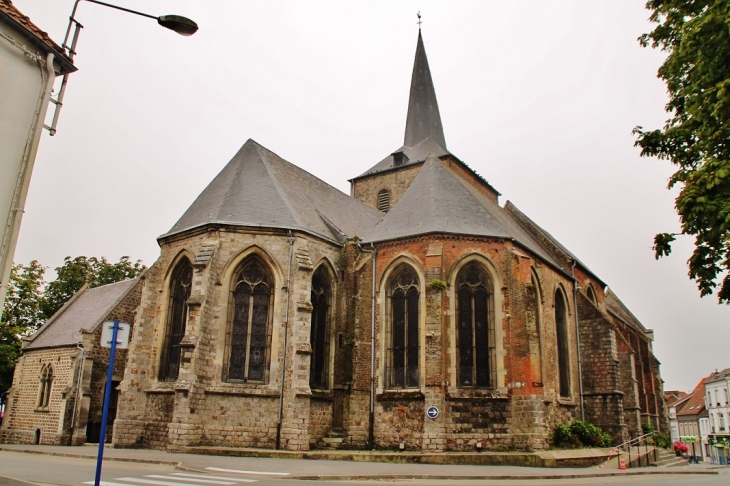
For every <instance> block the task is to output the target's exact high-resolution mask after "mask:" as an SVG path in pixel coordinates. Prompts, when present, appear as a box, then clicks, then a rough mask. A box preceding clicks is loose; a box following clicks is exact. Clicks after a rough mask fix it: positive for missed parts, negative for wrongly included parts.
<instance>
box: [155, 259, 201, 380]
mask: <svg viewBox="0 0 730 486" xmlns="http://www.w3.org/2000/svg"><path fill="white" fill-rule="evenodd" d="M192 283H193V266H192V265H191V264H190V260H188V259H187V258H183V259H182V260H180V262H179V263H178V264H177V266H176V267H175V270H174V271H173V272H172V278H171V279H170V297H169V301H168V304H167V327H166V331H165V342H164V344H163V346H162V356H161V359H160V374H159V377H160V380H161V381H175V380H177V376H178V373H179V371H180V342H181V341H182V338H183V336H184V335H185V323H186V322H187V318H188V299H189V298H190V290H191V287H192Z"/></svg>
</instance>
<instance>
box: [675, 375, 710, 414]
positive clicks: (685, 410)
mask: <svg viewBox="0 0 730 486" xmlns="http://www.w3.org/2000/svg"><path fill="white" fill-rule="evenodd" d="M710 376H712V375H710ZM708 378H710V377H709V376H708V377H706V378H702V379H701V380H700V382H699V383H698V384H697V386H696V387H695V389H694V390H692V391H691V392H690V393H689V394H688V395H687V396H686V397H684V398H683V399H682V400H680V401H678V402H676V403H675V410H676V411H677V416H678V417H679V416H691V415H699V414H700V413H702V411H703V410H704V409H705V382H706V381H707V380H708Z"/></svg>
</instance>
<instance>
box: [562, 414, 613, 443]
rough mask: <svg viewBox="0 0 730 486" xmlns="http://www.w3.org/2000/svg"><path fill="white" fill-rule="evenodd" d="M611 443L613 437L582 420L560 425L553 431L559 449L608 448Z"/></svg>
mask: <svg viewBox="0 0 730 486" xmlns="http://www.w3.org/2000/svg"><path fill="white" fill-rule="evenodd" d="M611 441H612V439H611V436H610V435H609V434H607V433H605V432H604V431H603V430H601V428H600V427H596V426H595V425H593V424H592V423H590V422H584V421H582V420H574V421H573V422H571V423H570V424H558V425H557V426H555V429H554V430H553V442H554V443H555V445H556V446H558V447H564V448H578V447H608V446H610V445H611Z"/></svg>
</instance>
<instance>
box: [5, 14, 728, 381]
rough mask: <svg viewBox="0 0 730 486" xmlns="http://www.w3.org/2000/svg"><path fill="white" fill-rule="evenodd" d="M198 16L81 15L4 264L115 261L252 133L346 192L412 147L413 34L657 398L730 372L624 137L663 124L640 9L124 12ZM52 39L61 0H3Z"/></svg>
mask: <svg viewBox="0 0 730 486" xmlns="http://www.w3.org/2000/svg"><path fill="white" fill-rule="evenodd" d="M116 3H117V4H121V5H123V6H125V7H127V8H131V9H136V10H140V11H144V12H145V13H150V14H153V15H166V14H178V15H184V16H186V17H189V18H191V19H193V20H195V21H196V22H197V23H198V25H199V26H200V30H199V31H198V33H196V34H195V35H193V36H191V37H182V36H179V35H177V34H175V33H174V32H172V31H169V30H167V29H164V28H161V27H159V26H158V25H157V24H156V23H155V21H154V20H152V19H147V18H143V17H138V16H134V15H131V14H127V13H124V12H120V11H117V10H113V9H110V8H107V7H103V6H100V5H95V4H91V3H87V2H81V4H80V5H79V7H78V11H77V15H76V18H77V20H78V21H79V22H80V23H81V24H82V25H83V26H84V28H83V30H82V31H81V34H80V37H79V43H78V47H77V52H78V54H77V56H76V59H75V62H76V66H77V67H78V69H79V70H78V71H77V72H76V73H73V74H72V75H71V76H70V78H69V83H68V88H67V91H66V97H65V100H64V106H63V109H62V112H61V114H60V120H59V125H58V133H57V134H56V135H55V136H54V137H51V136H49V135H48V133H47V132H45V133H44V134H43V136H42V138H41V142H40V148H39V152H38V157H37V159H36V166H35V170H34V173H33V178H32V182H31V186H30V191H29V195H28V201H27V204H26V213H25V216H24V219H23V225H22V228H21V232H20V237H19V240H18V248H17V250H16V254H15V261H16V262H18V263H26V264H27V263H28V262H30V261H31V260H34V259H35V260H38V261H40V262H41V263H42V264H43V265H45V266H47V267H48V268H49V270H48V275H47V278H48V279H52V278H54V276H55V274H54V272H53V269H54V268H55V267H57V266H60V265H61V264H62V263H63V258H64V257H66V256H72V257H75V256H78V255H86V256H97V257H100V256H105V257H107V258H108V259H110V260H112V261H117V260H118V259H119V257H121V256H123V255H128V256H129V257H130V258H132V259H133V260H136V259H141V260H142V261H143V262H144V263H145V264H147V265H151V264H152V263H153V262H154V261H155V259H156V258H157V257H158V256H159V246H158V245H157V241H156V238H157V237H158V236H159V235H161V234H163V233H165V232H167V231H168V230H169V229H170V228H171V227H172V226H173V224H174V223H175V222H176V221H177V219H178V218H179V217H180V216H181V215H182V214H183V212H184V211H185V210H186V209H187V207H188V206H189V205H190V204H191V203H192V202H193V200H194V199H195V198H196V197H197V195H198V194H199V193H200V192H201V191H202V190H203V189H204V188H205V186H206V185H207V184H208V183H209V182H210V181H211V180H212V179H213V177H215V175H216V174H217V173H218V172H219V171H220V170H221V169H222V168H223V167H224V166H225V164H226V163H227V162H228V161H229V160H230V159H231V158H232V157H233V155H234V154H235V153H236V152H237V150H238V149H239V148H240V146H241V145H243V144H244V143H245V142H246V140H247V139H249V138H252V139H254V140H256V141H257V142H259V143H260V144H262V145H263V146H265V147H267V148H268V149H270V150H272V151H273V152H275V153H277V154H278V155H280V156H281V157H283V158H285V159H286V160H288V161H290V162H292V163H294V164H296V165H298V166H299V167H302V168H303V169H305V170H307V171H309V172H311V173H313V174H314V175H316V176H318V177H320V178H321V179H323V180H324V181H326V182H327V183H329V184H331V185H333V186H334V187H337V188H338V189H340V190H342V191H343V192H347V193H349V183H348V179H351V178H352V177H355V176H357V175H359V174H361V173H362V172H364V171H365V170H367V169H368V168H370V167H371V166H373V165H374V164H375V163H377V162H378V161H380V160H381V159H382V158H383V157H385V156H387V155H388V154H390V153H391V152H393V151H394V150H396V149H397V148H399V147H400V146H401V145H402V143H403V133H404V128H405V119H406V111H407V106H408V91H409V87H410V76H411V71H412V68H413V56H414V53H415V48H416V40H417V35H418V25H417V24H416V21H417V17H416V13H417V12H419V11H420V12H421V14H422V16H423V24H422V32H423V38H424V43H425V47H426V52H427V55H428V59H429V64H430V67H431V73H432V76H433V80H434V85H435V88H436V94H437V97H438V103H439V108H440V111H441V117H442V121H443V126H444V132H445V136H446V143H447V146H448V149H449V150H450V151H451V152H452V153H453V154H455V155H456V156H457V157H459V158H460V159H461V160H463V161H464V162H466V163H467V164H468V165H469V166H470V167H471V168H473V169H474V170H475V171H477V172H478V173H479V174H481V175H482V176H483V177H484V178H485V179H487V180H488V181H489V182H490V184H492V185H493V186H494V187H496V188H497V189H498V190H499V191H500V192H501V193H502V196H501V199H500V201H501V203H504V202H506V201H507V200H509V201H511V202H512V203H513V204H515V205H516V206H517V207H518V208H519V209H520V210H522V211H523V212H525V213H526V214H527V215H528V216H530V217H531V218H532V219H533V220H534V221H536V222H537V223H538V224H540V225H541V226H542V227H543V228H545V229H546V230H548V231H549V232H550V233H551V234H553V235H554V236H555V237H556V238H558V239H559V240H560V241H561V242H562V243H563V244H564V245H565V246H566V247H567V248H569V249H570V250H571V251H572V252H573V253H574V254H575V255H577V256H578V257H579V258H580V259H581V261H582V262H583V263H585V264H586V265H587V266H588V267H589V268H590V269H591V270H592V271H593V272H594V273H596V274H597V275H598V276H599V277H600V278H601V279H603V281H604V282H606V283H607V285H608V286H609V287H610V288H611V290H612V291H613V292H615V293H616V295H618V296H619V298H620V299H621V300H622V301H623V302H624V303H625V304H626V305H627V306H628V307H629V308H630V309H631V311H632V312H633V313H634V314H635V315H636V316H637V317H638V318H639V319H640V320H641V322H642V323H643V324H644V325H645V326H646V327H647V328H651V329H654V332H655V343H654V352H655V354H656V356H657V358H658V359H659V360H660V361H661V363H662V365H661V370H662V378H663V379H664V381H665V389H667V390H670V389H680V390H686V391H689V390H691V389H692V388H694V386H695V385H696V384H697V382H698V381H699V380H700V379H701V378H702V377H704V376H706V375H708V374H709V373H710V372H712V371H714V370H715V369H723V368H727V367H730V353H728V349H729V346H730V307H728V306H726V305H722V306H721V305H718V304H717V300H716V298H715V297H714V296H711V297H705V298H700V297H699V292H698V290H697V288H696V285H695V284H694V282H692V281H690V280H689V278H688V277H687V266H686V260H687V258H688V257H689V255H690V254H691V251H692V248H693V245H692V243H693V240H692V239H691V238H690V237H679V239H678V241H677V242H676V243H675V245H674V251H673V253H672V255H671V256H669V257H666V258H663V259H661V260H658V261H657V260H655V259H654V255H653V251H652V249H651V247H652V242H653V236H654V234H656V233H659V232H678V231H679V229H680V225H679V219H678V217H677V215H676V213H675V211H674V198H675V197H676V191H669V190H668V189H667V181H668V178H669V176H670V175H671V173H672V166H671V164H670V163H669V162H667V161H658V160H654V159H645V158H641V157H640V156H639V149H638V148H635V147H634V145H633V144H634V140H635V138H634V136H632V134H631V131H632V129H633V128H634V127H635V126H637V125H641V126H643V127H644V128H660V127H661V126H662V125H663V122H664V121H665V120H666V118H667V117H668V115H667V114H666V113H665V112H664V105H665V103H666V101H667V96H666V89H665V86H664V84H663V83H662V82H661V81H660V80H659V79H657V77H656V71H657V68H658V67H659V66H660V65H661V63H662V60H663V58H664V55H663V54H662V53H661V52H659V51H655V50H651V49H645V48H642V47H640V45H639V43H638V42H637V40H636V39H637V38H638V37H639V36H640V35H641V34H642V33H645V32H648V31H649V30H651V28H652V27H651V26H652V24H651V23H649V22H648V20H647V19H648V17H649V12H648V11H646V10H645V9H644V7H643V2H641V1H629V0H621V1H616V0H605V1H600V0H594V1H591V2H585V1H579V0H573V1H563V0H551V1H550V2H546V1H538V0H518V1H510V2H505V1H503V0H499V1H492V0H484V1H450V2H439V1H409V0H402V1H398V2H393V1H373V0H369V1H367V2H364V1H349V2H343V1H306V2H305V1H294V0H291V1H276V0H265V1H264V0H258V1H256V0H250V1H233V0H207V1H192V0H118V2H116ZM13 4H14V5H15V6H16V7H18V8H19V9H20V10H21V11H22V12H23V13H24V14H25V15H27V16H29V17H30V18H31V20H32V21H33V22H35V23H36V24H37V25H38V26H39V27H41V28H42V29H43V30H45V31H47V32H48V33H49V34H50V35H51V37H52V38H54V39H55V40H56V41H57V42H58V43H59V44H60V43H61V41H62V40H63V36H64V33H65V30H66V25H67V23H68V17H69V14H70V13H71V9H72V7H73V0H13Z"/></svg>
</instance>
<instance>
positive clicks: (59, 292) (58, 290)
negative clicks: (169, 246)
mask: <svg viewBox="0 0 730 486" xmlns="http://www.w3.org/2000/svg"><path fill="white" fill-rule="evenodd" d="M144 269H145V266H144V265H142V262H141V261H140V260H137V261H136V262H132V261H131V260H130V259H129V257H128V256H123V257H121V258H120V259H119V261H118V262H117V263H111V262H109V261H107V259H106V258H104V257H101V258H96V257H91V258H87V257H85V256H78V257H76V258H74V259H71V257H66V258H65V259H64V260H63V265H62V266H60V267H57V268H56V275H57V277H56V280H54V281H53V282H51V283H49V284H48V286H47V287H46V290H45V293H44V301H43V304H42V310H43V314H45V316H46V317H50V316H52V315H53V314H55V313H56V311H58V309H60V308H61V307H62V306H63V304H65V303H66V301H68V299H70V298H71V296H72V295H73V294H74V293H76V292H77V291H78V290H79V289H80V288H81V287H82V286H83V285H84V283H86V282H88V283H89V287H98V286H100V285H106V284H110V283H114V282H119V281H121V280H125V279H128V278H134V277H136V276H137V275H139V274H140V273H142V271H143V270H144Z"/></svg>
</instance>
